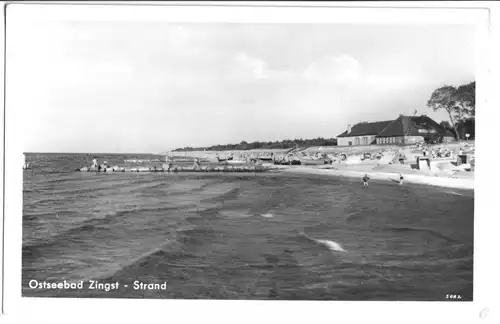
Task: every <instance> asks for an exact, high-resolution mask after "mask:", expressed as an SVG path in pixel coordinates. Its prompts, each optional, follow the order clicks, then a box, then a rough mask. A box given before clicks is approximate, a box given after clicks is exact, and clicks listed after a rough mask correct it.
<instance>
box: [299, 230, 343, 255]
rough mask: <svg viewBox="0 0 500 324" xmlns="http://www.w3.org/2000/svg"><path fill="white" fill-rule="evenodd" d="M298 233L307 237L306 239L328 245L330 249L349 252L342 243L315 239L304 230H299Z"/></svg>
mask: <svg viewBox="0 0 500 324" xmlns="http://www.w3.org/2000/svg"><path fill="white" fill-rule="evenodd" d="M298 234H299V236H302V237H305V238H306V239H308V240H309V241H311V242H314V243H316V244H319V245H321V246H324V247H326V248H327V249H329V250H330V251H334V252H344V253H347V251H346V250H344V248H343V247H342V245H341V244H340V243H337V242H335V241H330V240H323V239H315V238H312V237H310V236H309V235H307V234H306V233H304V232H298Z"/></svg>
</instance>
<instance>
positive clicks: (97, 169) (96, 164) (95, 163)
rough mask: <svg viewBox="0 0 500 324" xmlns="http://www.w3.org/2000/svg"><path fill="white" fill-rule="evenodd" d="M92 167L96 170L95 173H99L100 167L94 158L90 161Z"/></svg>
mask: <svg viewBox="0 0 500 324" xmlns="http://www.w3.org/2000/svg"><path fill="white" fill-rule="evenodd" d="M92 167H93V168H94V169H95V170H96V171H99V169H100V167H99V162H98V161H97V159H96V158H95V157H94V159H93V160H92Z"/></svg>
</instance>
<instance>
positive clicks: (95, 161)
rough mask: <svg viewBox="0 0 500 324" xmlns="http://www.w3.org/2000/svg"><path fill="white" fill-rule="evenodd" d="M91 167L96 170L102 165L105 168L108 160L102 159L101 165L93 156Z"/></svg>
mask: <svg viewBox="0 0 500 324" xmlns="http://www.w3.org/2000/svg"><path fill="white" fill-rule="evenodd" d="M92 167H93V168H94V169H95V170H96V171H101V168H102V167H104V168H107V167H108V162H107V161H104V163H103V164H102V165H100V164H99V161H97V158H96V157H94V158H93V159H92Z"/></svg>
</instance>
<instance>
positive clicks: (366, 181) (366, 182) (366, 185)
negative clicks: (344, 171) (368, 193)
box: [363, 174, 370, 187]
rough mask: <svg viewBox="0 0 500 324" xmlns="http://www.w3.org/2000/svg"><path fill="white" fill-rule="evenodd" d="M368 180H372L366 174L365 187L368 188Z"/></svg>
mask: <svg viewBox="0 0 500 324" xmlns="http://www.w3.org/2000/svg"><path fill="white" fill-rule="evenodd" d="M368 180H370V178H369V177H368V174H365V176H364V177H363V186H365V187H368Z"/></svg>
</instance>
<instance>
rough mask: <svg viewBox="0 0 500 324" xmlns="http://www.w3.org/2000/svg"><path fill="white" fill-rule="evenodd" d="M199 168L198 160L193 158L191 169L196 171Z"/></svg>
mask: <svg viewBox="0 0 500 324" xmlns="http://www.w3.org/2000/svg"><path fill="white" fill-rule="evenodd" d="M199 167H200V159H199V158H197V157H196V158H194V163H193V169H198V168H199Z"/></svg>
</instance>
